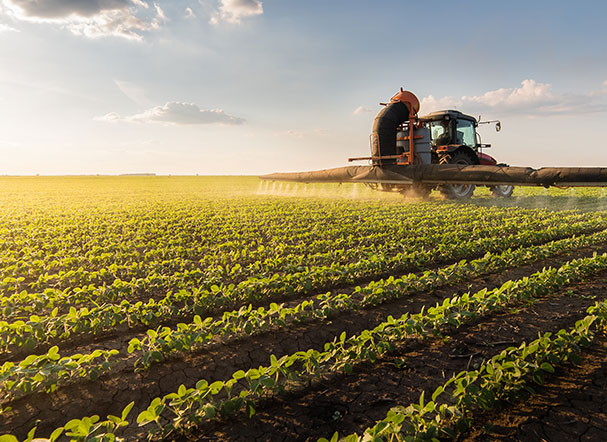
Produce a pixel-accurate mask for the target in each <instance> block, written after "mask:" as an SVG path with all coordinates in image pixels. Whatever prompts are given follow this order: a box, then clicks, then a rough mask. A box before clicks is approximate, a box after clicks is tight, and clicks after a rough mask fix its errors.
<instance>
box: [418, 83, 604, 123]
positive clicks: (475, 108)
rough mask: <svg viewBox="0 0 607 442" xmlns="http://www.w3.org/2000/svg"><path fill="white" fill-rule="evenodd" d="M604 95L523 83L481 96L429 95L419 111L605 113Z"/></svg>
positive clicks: (529, 113) (537, 113)
mask: <svg viewBox="0 0 607 442" xmlns="http://www.w3.org/2000/svg"><path fill="white" fill-rule="evenodd" d="M605 95H606V94H605V91H593V92H590V93H588V94H559V93H555V92H554V91H553V90H552V85H550V84H548V83H538V82H537V81H535V80H523V81H522V82H521V86H520V87H518V88H500V89H496V90H493V91H488V92H485V93H484V94H482V95H474V96H462V97H450V96H446V97H440V98H436V97H434V96H432V95H429V96H427V97H424V98H423V99H422V102H421V107H422V110H423V113H426V112H431V111H435V110H439V109H448V108H456V109H462V110H463V111H465V112H481V111H485V110H495V111H498V112H501V113H517V114H522V115H554V114H566V113H591V112H602V111H605V110H607V104H606V103H605V102H604V101H603V100H601V97H602V96H605Z"/></svg>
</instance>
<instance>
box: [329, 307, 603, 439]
mask: <svg viewBox="0 0 607 442" xmlns="http://www.w3.org/2000/svg"><path fill="white" fill-rule="evenodd" d="M587 312H588V315H587V316H586V317H584V318H583V319H581V320H579V321H577V322H576V324H575V326H574V327H573V328H572V329H571V330H569V331H565V330H560V331H559V332H558V333H556V334H552V333H545V334H543V335H540V337H539V338H538V339H536V340H534V341H533V342H531V343H529V344H527V343H522V344H521V345H520V346H518V347H510V348H507V349H505V350H504V351H502V352H501V353H499V354H497V355H495V356H493V357H492V358H491V359H489V360H487V361H485V362H483V363H482V364H481V365H480V367H479V368H478V369H477V370H472V371H462V372H460V373H458V374H457V375H454V376H453V377H451V378H450V379H449V380H448V381H447V382H446V383H445V384H443V385H441V386H439V387H438V388H437V389H436V390H435V391H434V393H433V394H432V399H431V401H429V402H425V399H424V393H423V392H422V394H421V395H420V398H419V401H418V402H417V403H412V404H410V405H408V406H406V407H405V406H397V407H394V408H392V409H391V410H390V411H389V412H388V414H387V416H386V418H385V419H383V420H381V421H379V422H377V423H376V424H375V425H374V426H372V427H369V428H367V429H366V430H365V431H364V432H363V434H361V435H358V434H351V435H349V436H347V437H344V438H339V435H338V434H337V433H336V434H334V435H333V437H332V438H331V442H337V441H342V442H363V441H365V442H366V441H375V442H383V441H398V442H401V441H402V442H404V441H406V442H414V441H430V440H439V438H450V439H456V438H457V437H458V435H459V434H461V433H464V432H465V431H466V430H467V429H469V428H470V426H471V424H472V422H473V416H474V414H475V413H478V412H479V411H480V410H490V409H492V408H494V407H495V406H496V405H497V404H498V403H503V402H514V401H515V400H517V399H520V397H521V393H531V394H534V393H535V391H534V389H533V387H532V386H531V384H533V383H536V384H542V383H543V382H544V379H545V376H546V374H547V373H553V372H554V370H555V366H556V365H558V364H563V363H565V362H573V363H578V362H579V356H578V354H579V353H580V350H581V347H582V346H586V345H588V344H589V343H590V342H591V341H592V340H593V339H594V335H595V332H596V331H604V330H605V328H606V327H607V301H603V302H601V303H598V302H597V303H596V304H595V305H594V306H591V307H590V308H589V309H588V311H587ZM319 442H329V440H327V439H324V438H321V439H319Z"/></svg>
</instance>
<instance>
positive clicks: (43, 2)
mask: <svg viewBox="0 0 607 442" xmlns="http://www.w3.org/2000/svg"><path fill="white" fill-rule="evenodd" d="M0 2H1V4H2V5H3V6H4V7H5V10H6V12H7V14H8V15H10V16H11V17H12V18H13V19H15V20H22V21H29V22H34V23H50V24H56V25H58V26H61V27H64V28H65V29H68V30H69V31H71V32H73V33H74V34H77V35H83V36H86V37H89V38H96V37H105V36H117V37H123V38H127V39H130V40H141V39H142V38H143V37H142V32H148V31H153V30H156V29H158V28H159V27H160V25H161V23H163V22H164V21H165V20H166V17H165V15H164V12H163V11H162V9H161V8H160V6H158V5H157V4H153V7H151V6H150V4H148V3H147V2H146V1H143V0H0Z"/></svg>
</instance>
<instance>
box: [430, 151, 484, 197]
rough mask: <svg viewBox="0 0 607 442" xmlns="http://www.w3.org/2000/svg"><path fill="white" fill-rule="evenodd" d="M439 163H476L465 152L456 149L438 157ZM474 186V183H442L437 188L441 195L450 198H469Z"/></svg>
mask: <svg viewBox="0 0 607 442" xmlns="http://www.w3.org/2000/svg"><path fill="white" fill-rule="evenodd" d="M440 163H441V164H447V163H448V164H468V165H472V164H477V161H475V160H474V158H472V157H471V156H470V154H468V153H467V152H464V151H461V150H458V151H455V152H453V153H452V154H448V155H443V156H442V157H441V158H440ZM474 189H476V186H475V185H474V184H444V185H442V186H440V187H439V188H438V190H440V193H442V194H443V196H444V197H445V198H447V199H450V200H464V199H469V198H470V197H471V196H472V195H473V194H474Z"/></svg>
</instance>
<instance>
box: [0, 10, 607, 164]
mask: <svg viewBox="0 0 607 442" xmlns="http://www.w3.org/2000/svg"><path fill="white" fill-rule="evenodd" d="M606 13H607V6H604V4H603V2H584V1H580V2H577V3H576V4H575V5H574V4H573V3H572V2H558V1H552V2H543V1H536V2H519V1H511V2H500V4H494V2H487V1H478V2H476V1H460V2H452V1H445V2H442V1H435V2H411V1H377V0H376V1H371V0H367V1H364V0H354V1H347V2H346V1H326V0H324V1H317V0H307V1H294V0H263V1H260V0H174V1H166V0H165V1H163V0H157V1H156V2H155V3H154V2H153V1H152V0H149V1H148V0H87V1H82V0H81V1H79V0H45V1H37V0H0V164H1V166H0V174H35V173H40V174H81V173H82V174H89V173H102V174H114V173H129V172H156V173H160V174H196V173H200V174H256V173H265V172H272V171H279V170H285V171H287V170H305V169H317V168H325V167H335V166H340V165H344V164H346V159H347V157H348V156H361V155H366V154H367V153H368V150H369V146H368V136H369V133H370V131H371V127H372V124H373V119H374V117H375V115H376V113H377V112H378V111H379V109H380V107H379V106H378V103H379V102H380V101H385V100H387V99H389V98H390V96H392V95H393V94H394V93H395V92H396V91H397V90H398V88H399V87H401V86H402V87H405V88H406V89H409V90H411V91H413V92H414V93H416V94H417V95H418V97H419V98H420V100H422V112H431V111H434V110H439V109H443V108H456V109H459V110H461V111H463V112H465V113H470V114H473V115H475V116H477V115H479V114H482V115H483V118H485V119H495V118H499V119H501V120H502V125H503V129H502V131H501V132H500V133H496V132H495V131H494V130H493V129H492V128H490V127H486V126H485V127H482V128H481V134H482V135H483V141H484V142H489V143H491V144H492V145H493V147H492V148H491V151H489V152H488V153H490V154H491V155H493V156H495V157H496V158H497V159H498V160H500V161H502V162H507V163H510V164H513V165H529V166H534V167H539V166H554V165H563V166H568V165H576V166H584V165H586V166H596V165H603V166H607V149H605V148H604V144H605V141H604V139H605V137H604V136H603V134H602V131H603V128H604V127H605V123H606V122H607V120H606V117H607V51H606V50H605V47H607V31H606V30H605V26H604V23H603V21H604V19H605V17H606V16H607V14H606Z"/></svg>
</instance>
